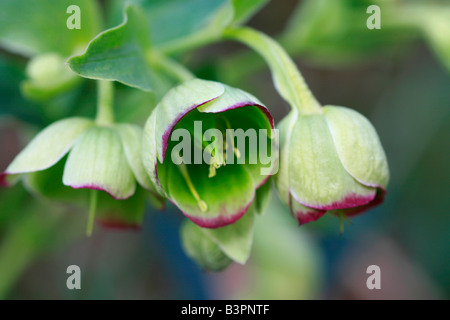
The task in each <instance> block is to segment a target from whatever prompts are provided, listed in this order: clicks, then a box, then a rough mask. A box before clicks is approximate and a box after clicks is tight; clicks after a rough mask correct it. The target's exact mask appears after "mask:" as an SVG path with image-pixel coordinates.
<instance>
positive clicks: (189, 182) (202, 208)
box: [178, 163, 208, 212]
mask: <svg viewBox="0 0 450 320" xmlns="http://www.w3.org/2000/svg"><path fill="white" fill-rule="evenodd" d="M178 168H179V169H180V172H181V175H182V176H183V178H184V180H185V181H186V184H187V186H188V188H189V191H190V192H191V194H192V196H193V197H194V198H195V200H197V205H198V207H199V208H200V211H201V212H206V211H208V205H207V204H206V202H205V201H203V200H202V199H200V196H199V194H198V192H197V190H196V189H195V187H194V184H193V183H192V180H191V177H190V176H189V172H188V170H187V167H186V165H185V164H184V163H181V164H180V165H178Z"/></svg>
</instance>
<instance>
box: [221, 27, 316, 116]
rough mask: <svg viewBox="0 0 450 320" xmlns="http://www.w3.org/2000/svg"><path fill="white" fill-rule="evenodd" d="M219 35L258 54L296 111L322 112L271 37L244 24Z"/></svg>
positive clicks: (285, 54) (289, 61) (290, 60)
mask: <svg viewBox="0 0 450 320" xmlns="http://www.w3.org/2000/svg"><path fill="white" fill-rule="evenodd" d="M223 36H224V38H226V39H231V40H236V41H239V42H242V43H243V44H245V45H247V46H249V47H250V48H252V49H253V50H255V51H256V52H257V53H258V54H260V55H261V56H262V58H263V59H264V60H265V61H266V62H267V64H268V65H269V67H270V70H271V71H272V77H273V79H274V83H275V88H276V89H277V91H278V92H279V93H280V95H281V96H282V97H283V98H284V99H285V100H286V101H287V102H288V103H289V105H290V106H291V107H293V108H295V109H296V110H297V111H298V112H299V113H300V114H321V113H322V110H321V107H320V104H319V102H318V101H317V100H316V98H315V97H314V95H313V94H312V92H311V90H310V89H309V88H308V85H307V84H306V82H305V80H304V79H303V77H302V75H301V73H300V71H299V70H298V68H297V66H296V65H295V63H294V62H293V61H292V59H291V58H290V57H289V55H288V54H287V53H286V51H285V50H284V49H283V48H282V47H281V46H280V45H279V44H278V43H277V42H276V41H275V40H273V39H272V38H270V37H269V36H267V35H265V34H264V33H262V32H259V31H257V30H254V29H251V28H247V27H243V28H236V29H227V30H225V31H224V34H223Z"/></svg>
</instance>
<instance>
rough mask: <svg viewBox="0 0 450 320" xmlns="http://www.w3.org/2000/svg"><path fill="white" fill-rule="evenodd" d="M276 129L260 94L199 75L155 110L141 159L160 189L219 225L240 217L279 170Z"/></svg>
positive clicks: (200, 219) (199, 220)
mask: <svg viewBox="0 0 450 320" xmlns="http://www.w3.org/2000/svg"><path fill="white" fill-rule="evenodd" d="M274 137H275V135H274V131H273V121H272V117H271V115H270V113H269V112H268V110H267V108H266V107H265V106H264V105H263V104H262V103H261V102H260V101H259V100H258V99H256V98H255V97H253V96H252V95H250V94H248V93H246V92H244V91H242V90H239V89H235V88H231V87H229V86H227V85H224V84H221V83H218V82H213V81H206V80H200V79H194V80H190V81H187V82H185V83H183V84H181V85H179V86H178V87H175V88H173V89H172V90H170V91H169V92H168V93H167V94H166V95H165V97H164V98H163V99H162V100H161V102H160V103H159V104H158V105H157V106H156V108H155V109H154V110H153V113H152V114H151V116H150V117H149V119H148V121H147V124H146V126H145V129H144V138H143V144H142V152H143V153H142V156H143V163H144V166H145V169H146V170H147V173H148V174H149V176H150V178H151V179H152V181H153V182H154V184H155V185H156V186H157V189H158V190H159V192H160V193H161V194H162V195H165V196H166V197H167V198H168V199H169V200H170V201H171V202H173V203H174V204H175V205H176V206H178V208H180V210H181V211H182V212H183V213H184V214H185V215H186V216H187V217H188V218H189V219H190V220H192V221H193V222H194V223H196V224H197V225H199V226H201V227H206V228H217V227H222V226H226V225H228V224H232V223H234V222H235V221H237V220H238V219H240V218H241V217H242V216H243V215H244V214H245V213H246V212H247V210H248V208H249V206H250V204H251V203H252V201H253V200H254V198H255V193H256V192H255V191H256V189H257V188H259V187H260V186H262V185H263V184H264V183H265V182H266V180H267V179H268V177H269V175H271V174H272V173H273V171H274V169H275V168H276V163H277V161H276V156H277V154H275V153H276V152H274V151H277V149H276V148H275V147H274V141H276V139H275V138H274ZM247 142H248V143H247ZM261 155H263V156H261Z"/></svg>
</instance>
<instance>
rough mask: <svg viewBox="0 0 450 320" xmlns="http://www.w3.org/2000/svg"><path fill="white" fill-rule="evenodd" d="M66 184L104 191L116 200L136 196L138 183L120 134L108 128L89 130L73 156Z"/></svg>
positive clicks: (66, 167)
mask: <svg viewBox="0 0 450 320" xmlns="http://www.w3.org/2000/svg"><path fill="white" fill-rule="evenodd" d="M63 183H64V184H65V185H67V186H71V187H72V188H75V189H78V188H88V189H94V190H103V191H106V192H107V193H109V194H110V195H111V196H113V197H114V198H116V199H126V198H129V197H130V196H131V195H133V194H134V191H135V188H136V180H135V178H134V175H133V172H132V171H131V168H130V166H129V164H128V161H127V159H126V156H125V152H124V150H123V147H122V142H121V140H120V137H119V134H118V133H117V132H116V131H115V130H114V129H112V128H106V127H91V128H89V129H88V130H86V131H85V132H84V133H83V134H82V135H81V136H80V139H79V140H78V141H77V143H76V144H75V146H74V148H73V150H72V151H71V152H70V154H69V157H68V159H67V162H66V165H65V168H64V175H63Z"/></svg>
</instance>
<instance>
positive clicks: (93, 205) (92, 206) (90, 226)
mask: <svg viewBox="0 0 450 320" xmlns="http://www.w3.org/2000/svg"><path fill="white" fill-rule="evenodd" d="M90 193H91V195H90V200H89V217H88V223H87V226H86V235H87V236H88V237H90V236H91V235H92V231H93V230H94V221H95V212H96V211H97V198H98V191H97V190H91V192H90Z"/></svg>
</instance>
